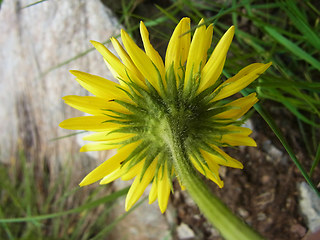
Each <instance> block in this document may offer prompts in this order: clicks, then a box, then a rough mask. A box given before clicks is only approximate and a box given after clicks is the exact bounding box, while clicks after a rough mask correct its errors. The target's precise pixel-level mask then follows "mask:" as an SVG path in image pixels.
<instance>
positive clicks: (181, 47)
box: [165, 18, 191, 79]
mask: <svg viewBox="0 0 320 240" xmlns="http://www.w3.org/2000/svg"><path fill="white" fill-rule="evenodd" d="M190 39H191V33H190V18H182V19H181V21H180V22H179V24H178V25H177V26H176V28H175V30H174V31H173V34H172V36H171V38H170V41H169V43H168V47H167V51H166V58H165V69H166V71H167V70H168V69H169V68H170V66H171V65H172V64H173V67H174V70H175V71H176V74H177V76H180V77H181V76H182V73H183V71H182V69H180V68H181V66H184V64H185V62H186V61H187V57H188V53H189V48H190ZM177 79H178V78H177Z"/></svg>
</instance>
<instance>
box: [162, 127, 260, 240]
mask: <svg viewBox="0 0 320 240" xmlns="http://www.w3.org/2000/svg"><path fill="white" fill-rule="evenodd" d="M166 128H167V129H166V130H167V131H166V132H165V136H164V140H165V142H166V144H167V145H168V148H169V150H170V151H171V154H172V159H173V164H174V167H175V171H176V173H177V175H178V176H179V178H180V180H181V181H182V183H183V185H184V186H185V187H186V189H187V191H188V192H189V194H190V195H191V197H192V199H193V200H194V201H195V202H196V203H197V205H198V207H199V208H200V210H201V211H202V213H203V214H204V215H205V216H206V217H207V219H208V220H209V221H210V222H211V223H212V225H213V226H214V227H215V228H216V229H217V230H219V231H220V233H221V235H222V236H223V237H224V238H225V239H228V240H233V239H234V240H242V239H243V240H250V239H263V238H262V237H261V236H259V235H258V234H257V233H256V232H255V231H253V230H252V229H251V228H250V227H249V226H248V225H246V224H245V223H244V222H243V221H242V220H241V219H240V218H238V217H237V216H235V215H234V214H233V213H232V212H231V211H230V210H229V209H228V208H227V207H226V206H225V205H224V204H223V203H222V202H221V201H220V200H219V199H218V198H217V197H216V196H215V195H214V194H213V193H212V192H211V191H210V190H209V189H208V187H207V185H206V184H205V183H204V182H203V181H202V180H201V179H200V177H199V175H198V174H197V172H196V171H195V170H194V168H193V166H192V165H191V163H190V161H189V159H188V158H187V156H186V154H185V151H184V150H183V148H182V146H183V145H182V143H181V141H180V139H179V135H178V134H176V133H175V132H174V131H172V129H171V127H170V126H169V123H168V124H167V127H166Z"/></svg>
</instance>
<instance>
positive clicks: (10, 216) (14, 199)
mask: <svg viewBox="0 0 320 240" xmlns="http://www.w3.org/2000/svg"><path fill="white" fill-rule="evenodd" d="M39 173H40V174H39ZM59 174H60V175H59V176H56V179H55V180H54V181H53V180H52V179H49V173H48V172H46V170H45V169H38V167H37V166H35V164H34V163H32V162H30V161H27V159H26V156H25V155H24V153H23V152H20V154H19V156H18V157H17V159H16V160H15V161H14V162H12V163H11V165H3V164H1V165H0V189H1V192H0V203H1V204H0V239H68V240H69V239H77V240H78V239H91V238H95V237H96V236H100V239H101V237H102V238H104V237H106V236H107V234H108V233H109V232H110V230H112V228H113V227H114V226H115V225H116V224H117V223H118V221H120V220H121V219H123V218H124V217H125V216H126V215H127V214H129V213H130V212H127V213H126V214H124V215H121V216H119V218H118V219H115V220H114V219H110V217H109V213H110V212H111V211H112V209H113V206H114V203H115V201H116V200H117V199H118V198H119V197H122V196H124V195H126V193H127V191H128V188H126V189H123V190H120V191H117V192H114V193H110V190H107V188H106V187H100V188H90V189H88V188H87V189H86V188H80V187H77V186H73V185H72V184H71V181H70V180H71V176H72V172H71V171H70V168H67V167H64V168H62V169H61V171H60V173H59ZM52 182H54V184H52ZM108 192H109V194H108ZM137 206H138V205H137ZM108 223H109V224H108Z"/></svg>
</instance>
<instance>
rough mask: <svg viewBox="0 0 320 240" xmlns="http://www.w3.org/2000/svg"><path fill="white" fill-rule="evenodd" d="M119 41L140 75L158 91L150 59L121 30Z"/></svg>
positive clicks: (155, 73) (156, 78) (156, 77)
mask: <svg viewBox="0 0 320 240" xmlns="http://www.w3.org/2000/svg"><path fill="white" fill-rule="evenodd" d="M121 39H122V41H123V45H124V46H125V48H126V50H127V52H128V54H129V56H130V57H131V59H132V61H133V62H134V64H135V65H136V67H137V68H138V69H139V71H140V72H141V73H142V75H143V76H144V77H145V78H146V79H147V80H148V81H149V82H150V83H151V85H152V86H153V87H154V88H155V89H157V90H158V91H159V84H158V80H159V76H158V72H157V69H156V68H155V66H154V65H153V63H152V61H151V60H150V58H149V57H148V56H147V55H146V54H145V52H144V51H142V50H141V49H140V48H139V47H138V46H137V45H136V44H135V43H134V41H133V40H132V39H131V37H130V36H129V35H128V33H126V32H125V31H124V30H123V29H122V30H121Z"/></svg>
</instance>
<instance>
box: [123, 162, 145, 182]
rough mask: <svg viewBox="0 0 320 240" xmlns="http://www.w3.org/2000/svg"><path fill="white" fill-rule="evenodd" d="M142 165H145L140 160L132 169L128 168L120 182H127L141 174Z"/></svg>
mask: <svg viewBox="0 0 320 240" xmlns="http://www.w3.org/2000/svg"><path fill="white" fill-rule="evenodd" d="M144 163H145V160H141V161H140V162H138V163H137V164H136V165H134V166H133V167H130V169H129V168H128V169H127V171H126V172H125V173H124V174H123V175H122V176H121V180H123V181H128V180H130V179H132V178H134V177H135V176H137V175H138V174H139V173H140V172H141V170H142V167H143V165H144ZM128 164H129V163H128ZM124 167H125V166H124Z"/></svg>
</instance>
